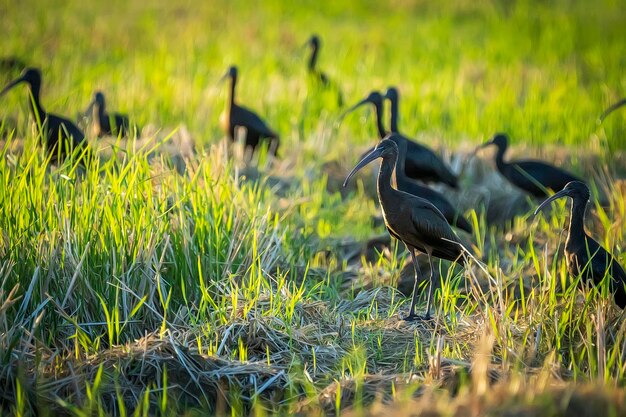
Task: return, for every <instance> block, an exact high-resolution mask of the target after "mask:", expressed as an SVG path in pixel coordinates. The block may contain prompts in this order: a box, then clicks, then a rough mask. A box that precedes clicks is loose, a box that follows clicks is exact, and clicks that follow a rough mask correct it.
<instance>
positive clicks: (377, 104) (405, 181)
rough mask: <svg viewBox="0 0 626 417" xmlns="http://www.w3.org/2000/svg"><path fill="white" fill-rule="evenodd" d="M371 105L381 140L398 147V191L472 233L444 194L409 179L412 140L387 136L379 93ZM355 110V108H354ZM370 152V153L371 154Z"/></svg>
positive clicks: (374, 95) (373, 96)
mask: <svg viewBox="0 0 626 417" xmlns="http://www.w3.org/2000/svg"><path fill="white" fill-rule="evenodd" d="M366 100H368V102H369V103H372V104H373V105H374V108H375V109H376V126H377V129H378V134H379V136H380V137H381V138H385V137H386V138H388V139H390V140H393V141H394V142H395V144H396V145H397V146H398V151H399V156H398V164H397V166H396V171H395V173H396V183H397V186H398V189H399V190H400V191H404V192H406V193H409V194H413V195H414V196H417V197H421V198H425V199H426V200H428V201H430V202H431V203H432V204H433V205H434V206H435V207H437V208H438V209H439V211H441V213H442V214H443V215H444V217H445V218H446V220H447V221H448V223H450V224H451V225H453V226H456V227H458V228H459V229H463V230H465V231H466V232H468V233H472V226H471V225H470V224H469V222H468V221H467V220H466V219H465V218H464V217H463V215H462V214H461V213H460V212H459V211H458V210H457V209H456V208H455V207H454V206H453V205H452V204H451V203H450V202H449V201H448V200H447V199H446V198H445V197H444V196H443V194H441V193H439V192H437V191H435V190H433V189H431V188H428V187H425V186H423V185H420V184H418V183H417V182H415V181H414V180H413V179H411V178H409V177H408V176H407V174H406V172H407V169H406V161H407V159H408V158H407V147H408V144H409V143H410V140H407V139H406V138H404V137H403V136H402V135H400V134H397V133H392V134H391V135H387V134H386V132H385V126H384V125H383V122H382V117H383V109H382V106H383V98H382V96H381V95H380V93H378V92H377V91H373V92H372V93H370V95H369V96H368V97H367V98H366ZM353 108H354V107H353ZM391 115H392V119H391V123H392V125H393V123H394V120H393V111H392V113H391ZM370 151H371V150H369V151H368V152H370Z"/></svg>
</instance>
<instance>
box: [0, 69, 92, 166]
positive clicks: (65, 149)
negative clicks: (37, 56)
mask: <svg viewBox="0 0 626 417" xmlns="http://www.w3.org/2000/svg"><path fill="white" fill-rule="evenodd" d="M20 83H27V84H28V86H29V89H30V95H31V97H30V98H29V100H28V102H29V104H30V110H31V113H32V115H33V118H34V119H35V123H36V124H37V131H38V132H39V134H40V135H41V140H42V141H43V143H45V147H46V151H47V152H48V153H49V154H51V155H52V159H53V160H54V159H56V158H57V156H60V158H61V159H63V158H65V157H66V156H67V154H68V153H71V152H72V151H73V150H74V149H75V148H81V147H86V146H87V142H86V141H85V135H84V134H83V132H82V131H81V130H80V129H79V128H78V127H77V126H76V125H75V124H74V123H72V122H71V121H70V120H68V119H66V118H63V117H61V116H57V115H56V114H52V113H47V112H46V111H45V110H44V108H43V107H42V105H41V101H40V90H41V71H39V69H37V68H26V69H25V70H24V71H23V72H22V75H21V76H20V77H19V78H17V79H16V80H14V81H12V82H11V83H9V84H8V85H7V86H6V87H5V88H4V89H3V90H2V91H1V92H0V96H2V95H4V94H5V93H6V92H7V91H9V90H10V89H11V88H13V87H15V86H16V85H18V84H20ZM85 152H86V154H85V157H86V158H87V159H88V160H90V159H91V156H90V152H89V149H87V150H86V151H85Z"/></svg>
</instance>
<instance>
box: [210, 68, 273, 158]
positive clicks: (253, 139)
mask: <svg viewBox="0 0 626 417" xmlns="http://www.w3.org/2000/svg"><path fill="white" fill-rule="evenodd" d="M225 78H230V95H229V98H228V102H227V105H226V110H225V111H224V113H222V115H221V117H220V123H221V125H222V128H223V129H224V131H225V132H226V134H227V135H228V137H229V138H230V140H232V141H235V139H236V136H235V128H236V127H243V128H245V129H246V136H245V146H246V148H250V149H251V151H252V152H253V153H254V151H255V150H256V148H257V146H259V142H260V140H261V139H268V140H269V143H270V145H269V150H270V153H272V154H273V155H274V156H276V155H277V153H278V146H279V143H280V138H279V136H278V134H277V133H276V132H274V131H273V130H272V129H270V128H269V127H268V126H267V124H265V122H264V121H263V120H262V119H261V118H260V117H259V116H258V115H257V114H256V113H254V112H253V111H252V110H250V109H247V108H245V107H243V106H240V105H238V104H237V103H236V102H235V87H236V85H237V67H235V66H231V67H230V68H229V69H228V72H227V73H226V74H225V75H224V77H222V79H225Z"/></svg>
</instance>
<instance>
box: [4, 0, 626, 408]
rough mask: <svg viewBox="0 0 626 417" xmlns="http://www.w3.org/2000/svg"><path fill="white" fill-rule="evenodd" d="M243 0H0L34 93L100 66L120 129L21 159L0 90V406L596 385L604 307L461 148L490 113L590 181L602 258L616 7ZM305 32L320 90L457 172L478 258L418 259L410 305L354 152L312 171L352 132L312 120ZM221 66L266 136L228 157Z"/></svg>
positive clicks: (541, 224)
mask: <svg viewBox="0 0 626 417" xmlns="http://www.w3.org/2000/svg"><path fill="white" fill-rule="evenodd" d="M255 6H256V7H252V6H251V5H250V4H248V3H247V2H244V1H239V0H235V1H232V2H209V3H205V4H196V3H193V4H191V3H177V4H170V3H167V2H149V3H148V4H145V3H140V2H117V1H113V2H108V3H106V4H103V3H98V4H88V3H84V2H77V1H69V2H58V1H56V0H52V1H49V2H45V3H44V2H41V1H39V0H27V1H26V3H24V2H22V3H20V4H17V3H16V4H4V5H1V6H0V11H1V13H0V24H1V25H2V27H3V30H4V31H5V41H4V42H3V50H2V53H3V54H6V55H12V54H17V55H19V56H20V57H23V58H24V59H25V60H26V61H28V62H30V63H32V64H33V65H38V66H41V67H42V68H43V73H44V80H43V83H44V85H43V102H44V105H45V106H46V108H47V109H48V110H49V111H52V112H56V113H61V114H65V115H73V114H74V113H75V112H76V111H78V110H79V109H84V107H85V106H86V104H87V103H88V102H89V100H90V98H91V95H92V94H93V91H94V90H96V89H102V90H104V91H105V93H106V94H107V98H108V103H109V106H110V107H111V108H112V109H119V110H122V111H128V112H129V113H130V114H131V117H132V118H133V119H135V120H136V121H137V122H138V123H139V124H140V125H142V126H146V125H147V126H148V127H147V128H146V129H145V131H144V135H143V137H142V138H131V139H130V140H128V141H125V140H109V139H107V140H101V141H98V140H95V139H93V138H90V142H91V144H92V146H94V147H95V148H97V149H99V155H100V161H99V165H98V169H97V170H93V171H89V172H86V171H84V170H83V169H82V168H81V167H80V165H79V164H77V163H75V159H69V160H67V161H66V162H65V163H63V164H61V165H57V166H49V165H48V164H46V163H45V157H44V155H43V152H42V151H41V150H40V149H39V148H38V146H37V139H36V137H35V135H33V133H32V131H31V129H30V127H29V118H28V116H27V114H28V113H27V105H26V103H27V101H26V93H25V92H24V91H21V90H20V89H17V90H15V91H13V92H11V93H9V94H7V95H5V96H3V97H2V98H0V101H1V102H2V107H1V109H0V115H2V116H11V117H13V118H14V119H16V121H17V131H16V132H12V133H7V132H6V131H5V133H7V135H8V137H9V138H8V139H3V140H4V141H3V142H2V143H1V145H0V146H1V147H0V156H1V158H0V412H1V413H12V414H18V415H36V414H46V413H49V414H56V413H58V412H62V413H64V414H70V415H77V416H78V415H88V414H89V415H91V414H95V413H98V414H103V415H104V414H116V415H130V414H133V415H144V414H145V415H147V414H159V415H180V414H182V413H185V412H188V413H193V412H194V410H195V411H197V412H198V413H201V412H206V411H209V412H211V413H214V414H225V413H231V412H232V413H233V414H236V413H248V412H254V413H258V414H260V415H262V414H263V412H264V410H266V411H269V412H271V413H294V412H296V411H298V410H306V411H307V412H311V413H315V410H319V409H323V410H325V411H327V412H335V411H337V410H338V409H343V408H345V407H347V406H349V405H355V407H356V410H357V412H361V411H363V412H364V410H362V409H360V408H359V407H363V406H365V405H367V404H369V403H370V402H372V401H374V400H375V399H376V397H377V396H380V395H383V396H384V397H385V398H396V399H399V400H402V401H405V402H409V403H410V399H408V398H404V397H409V396H410V394H411V393H412V392H413V391H415V390H418V392H423V390H425V389H428V390H430V389H434V387H444V388H448V389H449V390H450V392H451V393H453V394H454V393H460V394H459V395H460V396H459V400H458V401H459V402H463V399H462V398H464V397H462V395H463V393H465V394H467V395H470V396H473V397H474V398H479V397H480V396H476V393H483V394H484V393H485V392H488V387H489V386H490V384H491V383H492V382H493V381H496V380H497V381H500V382H499V383H500V384H501V386H502V387H504V388H498V389H500V390H502V392H504V391H506V392H515V393H516V394H515V395H516V396H514V398H516V399H520V403H522V404H524V401H523V400H522V399H521V398H520V397H523V395H524V394H523V393H524V392H528V393H529V394H528V395H529V396H530V395H535V394H538V393H539V388H537V387H543V388H545V387H548V386H549V385H550V384H569V383H583V382H584V383H591V384H599V385H600V386H601V387H604V388H605V389H606V388H607V387H617V388H618V391H615V392H617V393H618V394H616V395H618V396H619V395H620V394H619V393H623V391H620V390H619V389H620V388H621V387H622V385H623V381H624V377H625V373H626V337H625V335H624V332H625V329H624V324H623V320H622V318H623V317H622V316H623V313H622V312H621V311H620V310H619V309H617V308H616V307H615V306H614V305H613V304H612V303H611V302H610V296H608V295H607V288H606V286H605V287H604V288H597V289H596V288H583V289H580V288H578V287H577V285H576V284H577V282H575V280H574V282H572V279H571V278H570V277H569V276H568V274H567V271H566V268H565V262H564V259H563V257H562V249H563V245H564V239H565V234H564V233H563V232H562V230H563V227H564V217H565V213H566V210H565V209H564V206H563V205H560V204H554V207H553V210H552V211H551V212H549V213H545V215H540V216H538V217H537V218H531V217H530V216H529V215H528V214H529V213H520V215H519V216H518V217H516V218H515V219H513V220H512V221H510V222H509V223H508V224H507V225H506V226H504V225H502V224H494V223H492V222H491V221H488V220H489V219H488V217H489V216H488V210H487V211H485V210H484V207H481V203H484V204H485V205H487V206H490V205H491V206H493V205H494V204H495V203H494V202H497V201H502V200H504V201H505V203H506V204H508V205H509V206H512V205H513V203H511V202H516V201H524V199H523V198H519V197H518V196H519V194H515V191H514V190H512V189H510V188H506V186H505V185H503V183H502V182H501V180H500V178H499V177H498V174H496V173H494V172H493V171H491V170H489V169H488V168H484V166H483V165H484V164H479V165H480V168H478V169H473V168H472V166H474V165H475V164H477V162H476V160H475V159H469V158H468V157H467V156H466V155H464V154H463V149H464V147H467V146H468V145H473V144H475V143H478V142H480V141H482V140H483V139H484V138H485V137H486V136H488V135H490V134H492V133H494V132H495V131H507V132H510V133H511V135H512V138H513V140H514V141H517V144H516V145H517V146H515V148H514V149H513V151H514V152H515V151H516V152H517V153H518V154H520V153H526V152H527V151H528V152H529V153H534V154H538V155H541V156H542V157H544V158H546V159H551V160H555V161H571V164H572V170H574V171H576V172H578V173H579V174H581V175H584V176H585V177H586V178H590V179H592V180H594V181H595V183H597V185H598V186H599V187H601V186H602V184H604V183H606V182H607V181H606V179H608V182H610V183H611V187H609V188H608V189H607V191H606V194H607V200H608V201H607V202H608V204H605V205H603V206H600V205H599V204H597V205H594V207H593V210H592V211H590V214H589V219H588V222H587V226H588V227H589V229H590V231H591V232H592V234H593V235H594V237H596V238H597V240H598V241H600V242H602V244H603V245H605V246H606V247H607V248H609V249H611V250H612V251H613V253H615V254H616V255H617V257H618V259H619V261H620V262H621V263H622V264H625V263H626V257H625V255H623V254H621V253H622V251H623V249H624V244H625V240H624V231H625V229H626V223H625V222H624V218H625V213H626V205H625V203H624V201H626V195H625V193H626V189H625V188H624V187H623V183H622V184H621V185H620V183H619V182H617V181H616V180H617V176H616V175H620V173H623V167H621V166H620V165H619V164H621V162H623V152H622V153H620V152H621V151H622V150H623V148H624V146H625V145H626V142H624V138H625V137H626V135H624V133H625V131H624V126H626V124H625V123H624V117H625V116H624V113H623V112H622V113H619V112H617V113H615V114H613V115H612V116H611V117H610V118H609V119H607V120H606V121H605V124H603V125H601V126H598V125H596V118H597V116H598V115H599V114H600V112H601V111H602V109H603V108H604V107H606V106H607V105H608V104H609V103H611V102H613V101H615V100H616V99H617V98H618V97H621V96H622V95H624V87H626V78H624V73H623V71H622V70H621V69H622V68H623V67H624V64H625V62H624V59H625V58H624V57H625V56H626V44H625V43H624V42H623V39H624V34H625V33H624V29H623V24H622V22H623V20H624V17H626V16H624V14H625V13H626V12H625V11H624V9H623V7H621V4H620V3H619V2H614V1H609V0H606V1H603V2H601V4H596V3H594V4H593V5H591V4H590V3H587V2H577V1H574V2H565V1H563V2H556V3H551V4H549V5H548V4H543V3H538V2H516V3H508V2H497V1H480V2H454V3H452V2H441V3H432V2H420V1H415V2H411V1H400V2H394V3H392V4H386V3H379V2H361V3H359V4H352V3H350V2H334V3H333V4H328V5H324V6H322V3H317V2H309V1H305V2H304V3H299V4H298V5H297V7H296V6H294V5H287V4H286V3H282V2H278V1H263V2H260V3H258V4H256V5H255ZM312 31H315V32H317V33H319V34H320V35H321V36H322V41H323V46H322V48H323V49H322V51H321V56H320V58H321V61H320V67H321V68H323V69H324V70H325V71H326V72H327V73H328V74H329V75H330V76H331V77H332V78H333V80H335V81H336V82H337V83H338V85H340V87H341V88H342V90H343V93H344V98H345V100H346V101H347V102H348V103H350V102H351V101H355V102H356V100H358V99H360V98H361V97H362V96H364V95H365V94H366V93H367V92H368V91H369V90H370V89H372V88H384V87H386V86H387V85H389V84H397V85H399V87H400V91H401V94H402V96H401V104H400V108H401V112H402V118H401V128H402V129H403V130H404V131H405V132H406V133H409V134H411V135H413V134H415V135H416V136H417V132H420V133H419V138H420V140H422V141H424V142H426V143H428V144H430V145H433V146H437V147H439V148H441V149H443V150H444V153H447V156H450V152H454V155H453V156H452V158H451V162H453V163H454V164H456V166H457V167H459V170H461V169H462V170H463V174H464V178H463V185H464V190H463V191H461V192H460V193H450V192H447V195H449V196H450V198H451V199H453V200H454V202H455V203H456V204H458V205H459V206H460V207H462V208H464V209H465V210H466V213H467V215H468V217H469V218H471V219H472V221H473V222H474V226H475V229H476V231H475V233H474V235H473V236H463V238H464V239H466V240H467V241H468V242H470V243H471V244H472V245H473V246H474V249H475V252H476V253H477V254H478V257H479V259H481V260H480V261H473V262H471V266H470V267H468V268H466V269H462V268H460V267H454V268H453V267H451V265H450V264H449V263H447V262H441V263H437V264H436V273H435V275H436V276H435V280H434V281H435V284H436V286H437V290H436V300H437V303H436V306H437V312H436V317H437V319H436V320H435V321H434V322H432V323H418V324H414V325H411V324H407V323H404V322H402V321H401V320H399V313H400V312H401V311H404V310H406V309H407V305H408V300H407V298H406V297H405V296H404V295H403V294H401V293H400V292H399V291H397V290H396V289H395V288H393V287H394V286H395V285H396V284H398V286H399V287H400V288H402V285H403V284H404V281H405V280H406V279H409V280H411V279H412V271H411V269H410V265H409V269H407V268H406V261H407V259H406V254H405V253H404V251H403V247H402V245H401V244H400V245H396V244H395V243H392V244H387V245H383V246H384V248H383V249H382V250H380V251H378V252H376V251H373V250H371V249H368V248H367V240H368V239H369V238H370V237H372V236H374V235H380V234H382V233H386V231H385V230H384V227H383V226H382V225H376V224H375V222H373V221H372V218H373V216H375V215H377V214H378V213H379V211H378V210H379V209H378V207H377V203H376V202H375V201H374V200H372V199H371V198H370V197H371V194H372V187H371V183H372V182H371V174H369V173H368V174H365V175H364V176H362V177H361V178H360V180H359V181H357V187H355V188H354V189H350V190H347V191H345V190H340V189H339V187H338V184H339V183H340V182H341V181H342V180H343V177H344V176H345V174H346V173H347V171H348V170H349V168H350V167H351V165H352V164H353V163H354V161H355V159H356V158H357V157H358V154H359V151H360V150H361V147H363V148H364V147H365V146H367V145H370V144H371V143H372V141H373V138H374V137H375V134H374V132H373V123H372V122H371V120H370V118H371V117H370V116H368V114H367V113H365V115H364V116H360V117H357V116H354V117H351V118H346V119H343V120H342V121H341V123H339V114H340V111H341V109H339V108H338V106H337V103H336V94H335V93H334V92H330V93H329V92H326V93H324V92H321V91H319V86H317V85H316V84H315V83H313V82H311V80H307V77H306V75H305V69H304V59H305V55H306V52H305V50H304V49H299V46H300V45H301V44H302V43H303V42H304V41H305V40H306V39H307V38H308V36H309V35H310V34H311V32H312ZM231 63H236V64H238V65H239V66H240V71H241V79H240V83H239V97H240V101H241V103H243V104H247V105H250V106H252V107H254V108H255V109H256V110H258V111H259V112H260V113H261V114H263V115H264V117H266V118H267V120H268V121H269V123H270V125H272V126H273V127H274V128H275V129H276V130H278V131H279V132H280V133H281V136H282V139H283V148H282V155H283V158H282V160H281V161H279V162H276V163H275V164H274V165H272V164H270V163H269V162H268V161H267V160H266V157H265V156H262V157H261V158H260V160H259V161H258V164H257V165H255V166H254V167H248V168H244V167H242V166H241V164H240V162H239V161H238V160H237V158H234V159H233V158H229V157H228V155H227V149H226V147H225V146H224V144H223V142H222V141H221V140H220V139H221V133H220V132H219V130H218V127H217V119H218V116H219V113H220V111H221V110H222V108H223V105H224V101H225V96H226V94H225V86H223V85H219V84H217V80H218V79H219V77H220V76H221V75H222V73H223V72H224V71H225V69H226V68H227V66H228V65H230V64H231ZM15 75H16V74H15V73H9V72H7V73H3V74H0V79H1V82H2V83H4V82H5V81H8V80H9V79H10V78H11V77H13V76H15ZM189 142H191V143H192V144H194V145H195V148H194V147H193V146H191V150H188V151H184V149H186V148H187V147H188V146H187V145H188V144H189ZM185 143H186V144H187V145H185ZM522 143H524V144H526V145H527V146H526V147H524V146H520V145H521V144H522ZM554 144H556V145H554ZM444 145H445V149H444ZM548 145H550V146H548ZM552 150H556V151H558V153H556V154H554V155H553V154H551V151H552ZM592 154H593V156H592ZM620 161H621V162H620ZM473 164H474V165H473ZM603 176H604V177H605V178H603ZM512 194H513V196H511V195H512ZM528 204H529V205H530V206H533V207H534V205H535V204H536V202H533V201H529V202H528ZM370 243H371V242H370ZM421 261H423V260H421ZM422 270H427V269H424V268H422ZM422 287H423V286H422ZM537 380H540V381H542V383H541V384H536V386H535V387H534V388H537V389H536V390H533V389H532V388H530V389H528V390H527V391H523V390H521V388H520V390H521V391H518V390H517V388H515V387H528V386H532V384H533V381H537ZM498 386H500V385H498ZM543 388H542V389H543ZM546 389H547V388H546ZM559 389H561V388H559ZM577 389H578V388H571V387H566V388H563V390H565V391H567V392H572V391H568V390H577ZM583 390H584V388H583ZM557 391H558V390H557ZM498 392H501V391H498ZM520 392H521V394H520ZM558 392H559V393H560V392H562V391H558ZM576 392H577V391H576ZM381 393H382V394H381ZM533 393H534V394H533ZM518 394H519V395H518ZM433 395H435V396H437V395H439V394H433ZM558 395H560V394H558ZM558 395H557V396H558ZM572 395H573V394H572ZM437 398H439V399H438V400H437V401H442V400H441V398H443V397H437ZM480 398H482V397H480ZM603 398H604V397H603ZM607 401H608V400H607ZM444 403H445V401H444ZM437 404H439V402H438V403H437ZM485 404H487V403H485ZM483 405H484V404H483Z"/></svg>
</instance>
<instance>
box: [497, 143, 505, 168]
mask: <svg viewBox="0 0 626 417" xmlns="http://www.w3.org/2000/svg"><path fill="white" fill-rule="evenodd" d="M505 152H506V146H499V147H498V151H497V152H496V166H497V167H498V169H499V170H500V171H502V170H504V169H505V168H506V165H507V164H506V163H505V162H504V153H505Z"/></svg>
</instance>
